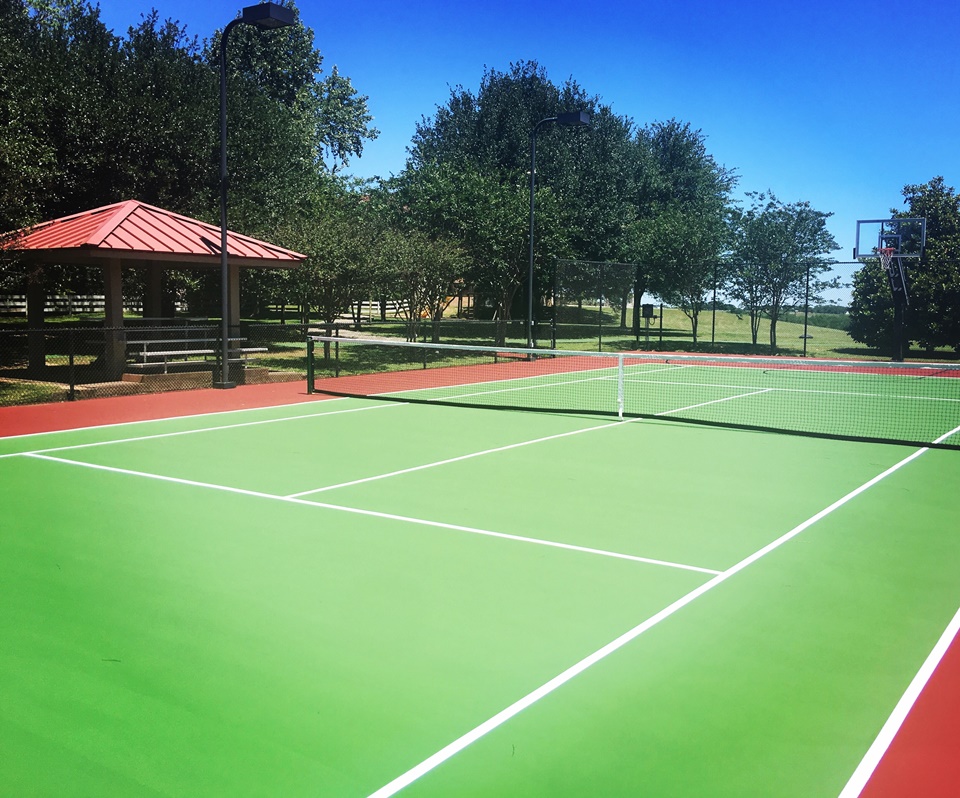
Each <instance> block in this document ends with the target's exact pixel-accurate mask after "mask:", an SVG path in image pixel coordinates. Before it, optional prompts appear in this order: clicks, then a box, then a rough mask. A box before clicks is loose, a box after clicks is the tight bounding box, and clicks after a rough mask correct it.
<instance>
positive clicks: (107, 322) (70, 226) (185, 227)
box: [0, 200, 306, 373]
mask: <svg viewBox="0 0 960 798" xmlns="http://www.w3.org/2000/svg"><path fill="white" fill-rule="evenodd" d="M0 246H3V248H4V249H6V250H8V251H10V252H12V253H15V254H16V255H17V256H18V257H19V258H20V259H22V260H24V261H27V262H34V263H44V264H58V265H65V266H69V265H83V266H97V267H100V268H101V269H102V270H103V284H104V311H105V319H104V327H105V328H106V329H107V330H108V331H111V332H107V347H106V365H107V369H108V370H109V371H111V372H115V373H119V372H120V371H121V370H122V367H123V363H124V358H125V352H124V340H123V335H122V328H123V283H122V279H121V270H122V269H123V267H124V266H131V267H135V268H139V269H144V270H145V271H146V274H145V279H144V285H145V290H144V297H143V315H144V316H145V317H152V318H159V317H160V316H161V315H162V311H161V296H162V280H163V272H164V271H165V270H167V269H183V268H187V269H214V268H219V266H220V228H219V227H217V226H215V225H211V224H206V223H205V222H201V221H198V220H196V219H191V218H189V217H187V216H181V215H180V214H177V213H173V212H171V211H167V210H164V209H162V208H157V207H154V206H152V205H147V204H146V203H144V202H139V201H137V200H127V201H125V202H118V203H115V204H113V205H105V206H103V207H101V208H94V209H93V210H89V211H84V212H82V213H77V214H73V215H71V216H64V217H62V218H60V219H53V220H51V221H47V222H41V223H40V224H37V225H33V226H32V227H28V228H24V229H23V230H18V231H16V232H14V233H11V234H9V235H8V236H6V237H5V241H4V242H3V243H2V245H0ZM227 252H228V258H229V269H230V281H229V283H230V289H231V291H230V294H231V295H230V302H229V307H230V313H229V324H230V326H231V327H236V326H238V325H239V323H240V279H239V277H240V270H241V269H292V268H297V267H298V266H300V265H301V264H302V263H303V261H304V260H305V258H306V256H305V255H301V254H300V253H297V252H293V251H291V250H289V249H284V248H282V247H278V246H276V245H274V244H269V243H267V242H265V241H258V240H257V239H255V238H250V237H249V236H244V235H240V234H239V233H234V232H228V233H227ZM45 300H46V292H45V288H44V286H43V284H42V282H37V281H29V282H28V285H27V326H28V327H29V328H31V329H39V328H41V327H42V326H43V320H44V303H45ZM31 354H32V353H31ZM42 354H43V353H42V352H41V353H39V355H40V356H41V357H42Z"/></svg>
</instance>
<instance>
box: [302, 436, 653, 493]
mask: <svg viewBox="0 0 960 798" xmlns="http://www.w3.org/2000/svg"><path fill="white" fill-rule="evenodd" d="M639 420H640V419H637V418H632V419H629V420H627V421H610V422H607V423H606V424H599V425H597V426H595V427H584V428H583V429H575V430H571V431H569V432H561V433H559V434H557V435H547V436H546V437H544V438H534V439H533V440H529V441H520V442H519V443H510V444H507V445H505V446H497V447H496V448H493V449H484V450H483V451H480V452H470V453H469V454H462V455H460V456H458V457H451V458H449V459H447V460H437V461H436V462H433V463H424V464H423V465H417V466H411V467H410V468H401V469H399V470H397V471H390V472H389V473H386V474H375V475H374V476H372V477H362V478H361V479H354V480H351V481H349V482H340V483H338V484H336V485H327V486H326V487H323V488H314V489H313V490H303V491H300V492H299V493H291V494H289V495H288V498H294V499H296V498H300V497H301V496H309V495H311V494H314V493H324V492H325V491H328V490H337V489H338V488H349V487H351V486H352V485H362V484H363V483H364V482H376V481H377V480H380V479H388V478H389V477H398V476H400V475H402V474H410V473H413V472H414V471H424V470H425V469H428V468H436V467H437V466H443V465H450V464H451V463H459V462H460V461H461V460H470V459H472V458H474V457H482V456H484V455H487V454H496V453H497V452H506V451H509V450H510V449H519V448H521V447H523V446H530V445H532V444H534V443H544V442H546V441H552V440H556V439H558V438H568V437H570V436H571V435H580V434H581V433H583V432H594V431H596V430H598V429H607V428H608V427H619V426H620V425H622V424H630V423H632V422H634V421H639Z"/></svg>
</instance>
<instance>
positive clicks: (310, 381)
mask: <svg viewBox="0 0 960 798" xmlns="http://www.w3.org/2000/svg"><path fill="white" fill-rule="evenodd" d="M313 347H314V341H313V338H311V337H310V336H309V335H308V336H307V393H313V389H314V385H313Z"/></svg>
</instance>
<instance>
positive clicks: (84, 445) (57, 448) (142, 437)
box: [0, 402, 406, 460]
mask: <svg viewBox="0 0 960 798" xmlns="http://www.w3.org/2000/svg"><path fill="white" fill-rule="evenodd" d="M404 404H406V403H405V402H398V403H396V404H392V405H384V404H376V405H366V406H364V407H351V408H348V409H346V410H331V411H330V412H328V413H307V414H305V415H302V416H285V417H284V418H264V419H260V420H259V421H242V422H240V423H239V424H223V425H221V426H218V427H201V428H198V429H185V430H178V431H176V432H158V433H157V434H156V435H139V436H136V437H134V438H117V439H115V440H111V441H94V442H91V443H76V444H73V445H71V446H51V447H50V448H48V449H34V450H33V451H29V452H10V453H9V454H0V460H3V459H4V458H7V457H19V456H22V455H34V454H42V453H44V452H67V451H71V450H74V449H93V448H95V447H97V446H111V445H113V444H118V443H136V442H138V441H152V440H157V439H158V438H174V437H177V436H178V435H195V434H197V433H202V432H218V431H220V430H226V429H240V428H241V427H257V426H259V425H261V424H279V423H281V422H284V421H303V420H304V419H308V418H320V417H323V416H339V415H343V414H344V413H361V412H363V411H364V410H384V409H386V408H388V407H403V406H404Z"/></svg>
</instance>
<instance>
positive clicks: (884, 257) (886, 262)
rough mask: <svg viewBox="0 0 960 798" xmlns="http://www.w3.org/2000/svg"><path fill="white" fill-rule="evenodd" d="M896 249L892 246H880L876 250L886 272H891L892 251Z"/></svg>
mask: <svg viewBox="0 0 960 798" xmlns="http://www.w3.org/2000/svg"><path fill="white" fill-rule="evenodd" d="M894 252H896V250H895V249H894V248H893V247H881V248H880V249H878V250H877V254H878V255H879V256H880V263H882V264H883V268H884V269H886V270H887V274H893V253H894Z"/></svg>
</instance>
